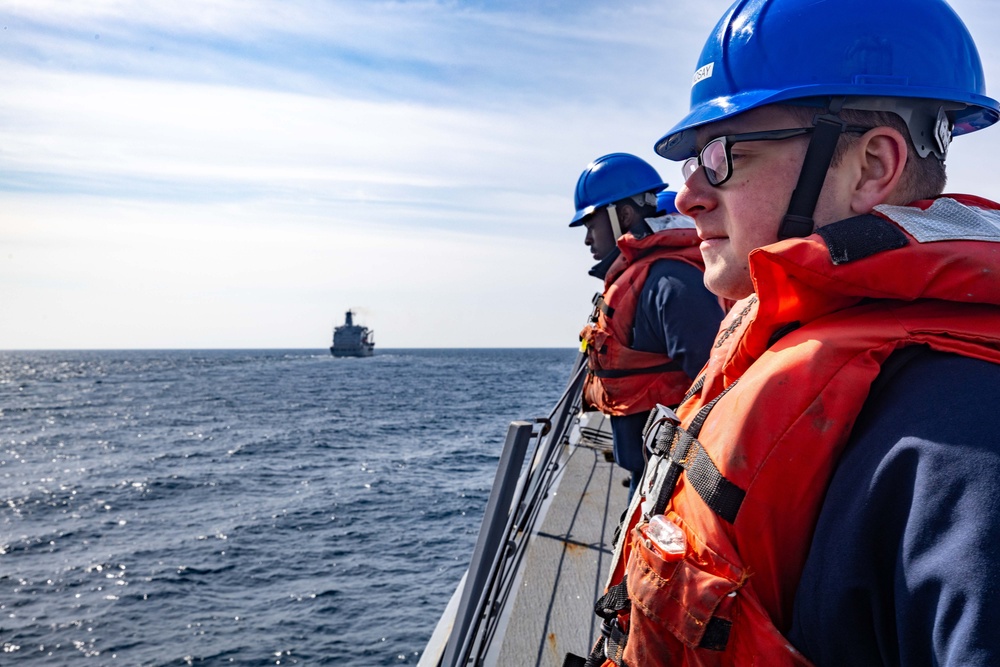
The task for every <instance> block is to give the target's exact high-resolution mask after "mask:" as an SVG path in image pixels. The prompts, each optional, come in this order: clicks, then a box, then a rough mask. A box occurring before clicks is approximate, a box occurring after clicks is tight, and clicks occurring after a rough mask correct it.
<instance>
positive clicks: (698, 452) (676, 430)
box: [652, 380, 746, 523]
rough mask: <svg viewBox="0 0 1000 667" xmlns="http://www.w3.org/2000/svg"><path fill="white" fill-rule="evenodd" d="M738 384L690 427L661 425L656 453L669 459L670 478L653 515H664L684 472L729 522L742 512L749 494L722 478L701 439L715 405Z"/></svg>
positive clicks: (705, 408)
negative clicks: (702, 430) (703, 427)
mask: <svg viewBox="0 0 1000 667" xmlns="http://www.w3.org/2000/svg"><path fill="white" fill-rule="evenodd" d="M737 382H739V380H737V381H736V382H733V383H732V384H731V385H729V386H728V387H726V388H725V389H724V390H723V391H722V392H721V393H720V394H719V395H718V396H716V397H715V398H713V399H712V400H711V401H710V402H709V403H707V404H706V405H704V406H703V407H702V408H701V410H699V411H698V414H696V415H695V416H694V419H692V420H691V424H690V425H689V426H688V428H686V429H684V428H681V427H680V426H678V425H677V424H674V423H672V422H668V421H666V422H664V423H663V424H662V425H660V432H659V434H657V436H656V441H655V443H654V445H653V453H654V454H657V455H659V456H663V457H665V458H666V460H667V468H666V470H665V471H664V472H663V474H664V475H666V477H665V478H664V481H663V484H662V485H660V492H659V493H658V494H657V496H656V500H655V501H654V503H653V509H652V514H653V515H656V514H663V510H664V509H666V507H667V502H668V501H669V500H670V498H671V497H672V496H673V495H674V489H675V487H676V486H677V480H678V479H679V478H680V475H681V471H686V473H687V480H688V483H690V484H691V486H692V487H693V488H694V490H695V491H696V492H697V493H698V495H699V496H701V499H702V500H703V501H705V504H706V505H708V506H709V507H710V508H711V509H712V511H713V512H715V513H716V514H718V515H719V516H720V517H722V518H723V519H725V520H726V521H728V522H729V523H733V522H734V521H736V515H737V513H739V511H740V506H741V505H742V504H743V498H744V497H745V496H746V492H745V491H744V490H743V489H741V488H740V487H738V486H736V485H735V484H733V483H732V482H730V481H729V480H728V479H726V478H725V477H724V476H723V475H722V473H721V472H720V471H719V469H718V467H717V466H716V465H715V462H714V461H712V458H711V457H710V456H709V455H708V452H706V451H705V449H704V448H703V447H702V446H701V443H700V442H698V440H697V438H698V434H699V433H701V428H702V426H704V424H705V420H706V419H708V415H709V413H710V412H711V411H712V409H713V408H714V407H715V404H716V403H718V402H719V400H720V399H721V398H722V397H723V396H725V395H726V394H727V393H728V392H729V390H731V389H732V388H733V387H735V386H736V384H737Z"/></svg>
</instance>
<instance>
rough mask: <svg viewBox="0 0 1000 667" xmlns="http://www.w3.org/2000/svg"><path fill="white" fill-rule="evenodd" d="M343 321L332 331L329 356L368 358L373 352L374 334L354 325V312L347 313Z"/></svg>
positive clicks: (365, 328)
mask: <svg viewBox="0 0 1000 667" xmlns="http://www.w3.org/2000/svg"><path fill="white" fill-rule="evenodd" d="M344 319H345V321H344V323H343V324H342V325H340V326H339V327H336V328H335V329H334V330H333V345H331V346H330V354H332V355H333V356H335V357H370V356H372V353H373V352H374V351H375V332H374V331H372V330H371V329H369V328H368V327H363V326H360V325H357V324H355V323H354V311H351V310H349V311H347V313H346V317H345V318H344Z"/></svg>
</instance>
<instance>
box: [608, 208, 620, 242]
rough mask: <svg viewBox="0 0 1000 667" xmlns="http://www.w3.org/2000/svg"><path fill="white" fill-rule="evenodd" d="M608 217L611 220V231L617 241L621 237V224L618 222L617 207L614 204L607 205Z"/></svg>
mask: <svg viewBox="0 0 1000 667" xmlns="http://www.w3.org/2000/svg"><path fill="white" fill-rule="evenodd" d="M608 218H609V219H610V220H611V232H612V233H613V234H614V235H615V241H617V240H618V239H620V238H621V237H622V225H621V223H620V222H618V209H617V207H616V206H615V205H614V204H609V205H608Z"/></svg>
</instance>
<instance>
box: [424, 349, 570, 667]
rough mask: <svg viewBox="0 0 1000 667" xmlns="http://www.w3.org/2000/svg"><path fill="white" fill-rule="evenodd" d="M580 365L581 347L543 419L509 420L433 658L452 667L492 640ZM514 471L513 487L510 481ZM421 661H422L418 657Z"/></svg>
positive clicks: (564, 431)
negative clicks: (451, 612)
mask: <svg viewBox="0 0 1000 667" xmlns="http://www.w3.org/2000/svg"><path fill="white" fill-rule="evenodd" d="M585 369H586V355H584V354H582V353H581V355H580V356H579V357H578V358H577V361H576V363H575V365H574V368H573V372H572V374H571V377H570V381H569V383H568V384H567V386H566V389H565V391H564V392H563V394H562V396H561V397H560V398H559V400H558V401H557V402H556V405H555V407H554V408H553V410H552V412H551V413H550V414H549V418H548V419H546V420H536V421H535V423H534V424H533V423H531V422H523V421H521V422H512V423H511V424H510V426H509V427H508V431H507V439H506V440H505V442H504V448H503V451H502V452H501V456H500V463H499V465H498V468H497V474H496V476H495V478H494V481H493V488H492V490H491V492H490V498H489V500H488V501H487V505H486V510H485V512H484V515H483V523H482V526H481V528H480V531H479V537H478V538H477V541H476V547H475V549H474V551H473V556H472V560H471V561H470V564H469V569H468V571H467V573H466V576H465V579H464V586H463V587H462V592H461V600H460V602H459V604H458V608H457V612H456V616H455V619H454V624H453V626H452V631H451V633H450V636H449V637H448V642H447V645H446V646H445V650H444V655H443V657H442V660H441V661H440V662H439V663H437V664H439V665H441V666H443V667H458V666H460V665H467V664H469V662H470V661H473V664H480V663H481V661H482V656H483V655H484V653H485V651H486V649H487V648H488V647H489V644H490V642H491V641H492V638H493V636H494V634H495V632H496V629H497V621H498V620H499V611H500V609H502V607H503V604H502V603H504V602H506V600H507V599H508V596H509V594H510V591H511V588H512V586H513V583H514V579H515V576H514V575H515V574H516V573H517V571H518V569H519V566H520V564H521V562H522V561H523V557H524V552H525V550H526V547H527V539H526V538H527V536H529V535H530V534H531V529H532V528H533V526H534V524H535V522H536V521H537V519H538V517H539V513H540V509H541V505H542V501H543V500H544V498H545V496H546V495H547V492H548V490H549V488H550V487H551V485H552V482H553V480H554V477H555V474H556V473H557V471H558V464H556V462H555V458H556V457H557V456H558V453H559V451H560V446H561V445H562V444H564V443H566V442H568V435H569V430H570V428H571V425H572V417H573V416H574V415H575V414H576V413H577V412H578V411H579V408H580V404H581V400H582V388H583V378H584V370H585ZM540 424H545V425H548V426H550V428H542V427H540V426H539V425H540ZM532 439H534V440H536V444H535V449H534V453H533V454H532V464H531V466H529V467H528V469H527V470H525V471H524V473H523V474H518V473H519V471H520V469H521V468H522V467H523V463H524V457H525V453H526V451H527V447H528V444H529V442H530V440H532ZM515 475H516V476H517V482H516V489H514V486H513V485H512V480H513V478H514V476H515ZM501 526H502V528H503V530H502V531H501V530H500V527H501ZM456 594H457V593H456ZM435 634H437V633H435ZM421 664H427V663H425V661H424V660H423V659H421Z"/></svg>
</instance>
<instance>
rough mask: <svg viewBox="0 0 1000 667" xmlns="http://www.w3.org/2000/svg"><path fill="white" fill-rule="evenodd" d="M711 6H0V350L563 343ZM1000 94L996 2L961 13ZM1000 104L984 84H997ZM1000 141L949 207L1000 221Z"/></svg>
mask: <svg viewBox="0 0 1000 667" xmlns="http://www.w3.org/2000/svg"><path fill="white" fill-rule="evenodd" d="M728 5H729V0H658V1H655V0H635V1H630V0H625V1H621V2H615V3H607V2H600V1H597V0H495V1H486V0H478V1H461V0H414V1H397V2H382V1H380V0H326V1H319V0H239V1H237V0H171V2H169V3H165V2H156V1H154V0H147V1H144V2H139V1H135V2H130V1H127V0H74V1H73V2H67V1H65V0H0V349H173V348H199V349H205V348H307V349H309V348H316V349H321V348H324V347H327V346H329V345H330V339H331V335H332V329H333V327H334V326H335V325H337V324H340V323H342V322H343V318H344V312H345V311H346V310H348V309H353V310H354V311H355V312H356V316H355V319H356V321H359V322H360V323H362V324H365V325H367V326H369V327H371V328H372V329H373V330H374V331H375V340H376V343H377V345H378V347H379V348H414V347H417V348H420V347H574V346H575V345H576V344H577V340H578V339H577V335H578V333H579V331H580V329H581V328H582V326H583V324H584V323H585V320H586V318H587V316H588V315H589V311H590V308H591V306H590V299H591V297H592V296H593V293H594V292H595V291H597V290H598V289H599V288H600V283H599V282H598V281H597V280H595V279H594V278H591V277H589V276H587V275H586V271H587V269H588V268H589V267H590V265H591V264H592V259H591V257H590V253H589V252H588V250H587V249H586V247H585V246H584V244H583V234H584V232H583V230H582V229H569V228H568V227H567V225H568V222H569V220H570V218H571V217H572V214H573V213H574V207H573V190H574V186H575V184H576V180H577V178H578V177H579V175H580V173H581V171H582V170H583V169H584V167H586V165H587V164H588V163H589V162H590V161H591V160H593V159H594V158H596V157H598V156H601V155H604V154H606V153H611V152H617V151H622V152H628V153H633V154H635V155H638V156H640V157H642V158H644V159H646V160H647V161H649V162H650V164H652V165H653V166H654V167H656V168H657V170H658V171H659V172H660V174H661V176H662V177H663V178H664V179H665V180H666V181H667V182H669V183H670V184H671V186H672V189H676V188H678V187H679V186H680V178H679V174H680V172H679V168H678V166H677V164H675V163H672V162H668V161H666V160H664V159H662V158H660V157H658V156H656V154H655V153H654V152H653V144H654V142H655V141H656V140H657V139H658V138H659V137H660V136H662V135H663V134H664V133H665V132H666V131H667V130H668V129H669V128H670V127H671V126H672V125H673V124H674V123H675V122H676V121H677V120H679V119H680V118H681V117H682V116H683V115H684V113H685V112H686V110H687V106H688V102H689V91H690V81H691V75H692V72H693V70H694V67H695V63H696V61H697V59H698V55H699V53H700V51H701V48H702V46H703V44H704V41H705V39H706V38H707V36H708V34H709V31H710V30H711V28H712V26H713V25H714V24H715V22H716V21H717V20H718V18H719V17H720V16H721V15H722V13H723V12H724V11H725V9H726V8H727V7H728ZM951 5H952V6H953V7H954V8H955V10H956V11H957V12H958V13H959V15H960V16H962V18H963V19H964V21H965V22H966V24H967V26H968V27H969V29H970V31H971V32H972V35H973V37H974V38H975V39H976V42H977V44H978V46H979V50H980V54H981V56H982V59H983V64H984V68H985V72H986V81H987V89H988V92H990V93H991V94H992V95H993V96H994V97H996V96H998V95H1000V37H997V35H1000V13H998V12H996V9H995V0H953V1H952V2H951ZM993 83H995V84H996V87H995V88H993V87H991V84H993ZM998 149H1000V129H997V128H993V129H991V130H986V131H983V132H979V133H976V134H974V135H971V138H970V137H965V138H961V137H960V138H959V139H957V140H956V142H955V143H954V144H953V146H952V149H951V153H950V156H949V160H948V171H949V187H948V190H949V191H953V192H954V191H964V192H972V193H975V194H979V195H982V196H986V197H988V198H992V199H1000V180H998V179H997V178H996V176H995V175H994V174H995V171H996V170H995V169H994V168H993V166H992V165H993V163H994V160H995V159H996V158H995V156H996V155H997V154H998Z"/></svg>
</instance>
